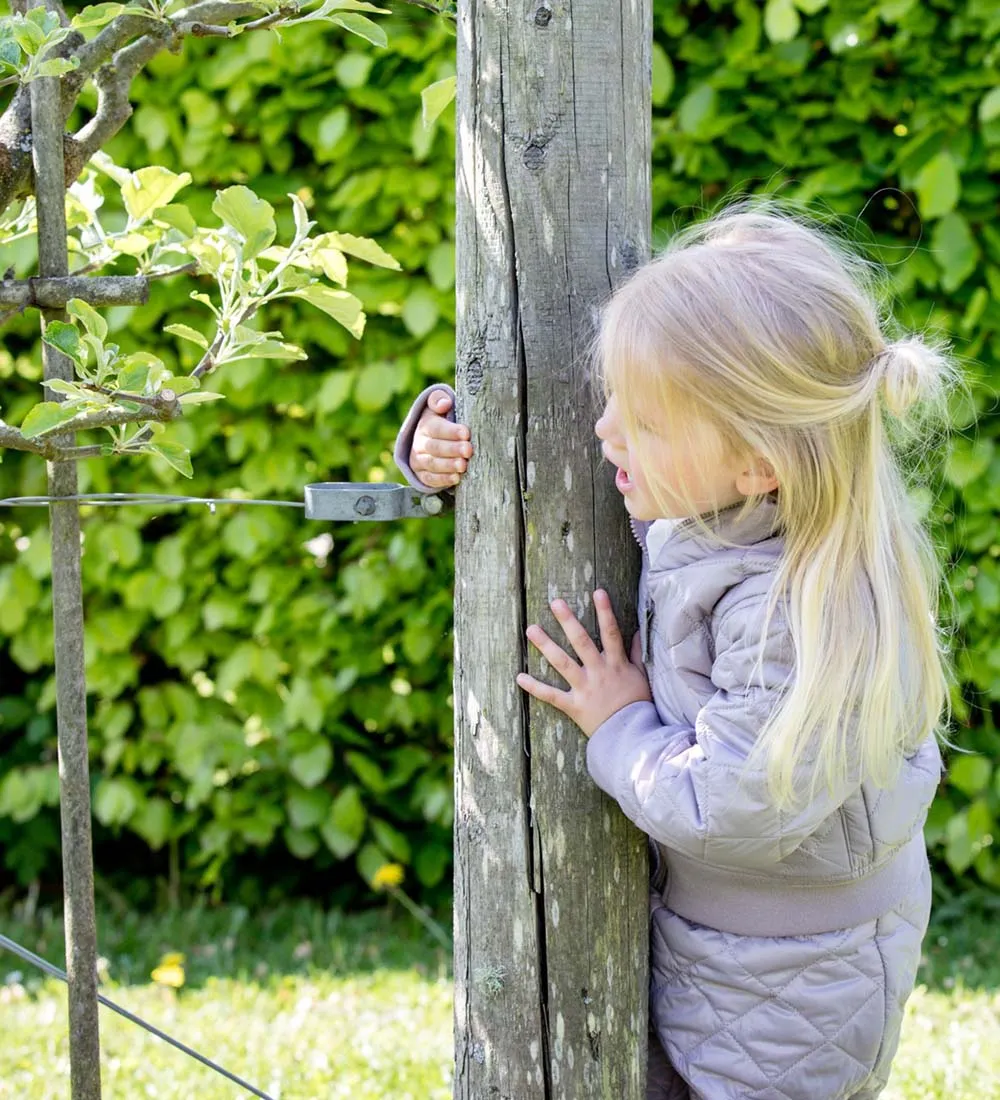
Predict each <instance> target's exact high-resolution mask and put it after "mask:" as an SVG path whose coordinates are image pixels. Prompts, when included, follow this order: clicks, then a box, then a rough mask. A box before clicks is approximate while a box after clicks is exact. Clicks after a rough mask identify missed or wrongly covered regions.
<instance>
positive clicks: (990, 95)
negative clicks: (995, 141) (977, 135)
mask: <svg viewBox="0 0 1000 1100" xmlns="http://www.w3.org/2000/svg"><path fill="white" fill-rule="evenodd" d="M995 118H1000V84H998V85H997V86H996V87H995V88H990V90H989V91H988V92H987V93H986V95H984V96H983V98H982V99H981V100H980V101H979V121H980V122H992V121H993V119H995Z"/></svg>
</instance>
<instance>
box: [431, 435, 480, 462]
mask: <svg viewBox="0 0 1000 1100" xmlns="http://www.w3.org/2000/svg"><path fill="white" fill-rule="evenodd" d="M421 449H422V450H423V451H425V452H426V453H427V454H429V455H435V456H436V457H437V458H472V444H471V443H469V442H468V440H464V439H462V440H448V439H439V438H437V437H436V436H427V438H426V439H424V440H422V441H421Z"/></svg>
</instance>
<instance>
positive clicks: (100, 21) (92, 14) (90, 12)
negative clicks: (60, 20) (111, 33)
mask: <svg viewBox="0 0 1000 1100" xmlns="http://www.w3.org/2000/svg"><path fill="white" fill-rule="evenodd" d="M124 10H125V5H124V4H91V5H90V6H89V7H86V8H84V9H83V11H81V12H78V13H77V14H76V15H74V16H73V18H72V19H71V20H70V23H71V24H72V25H73V26H74V27H76V28H77V30H79V29H81V28H82V27H103V26H104V24H105V23H110V22H111V20H112V19H114V18H116V17H117V16H119V15H121V13H122V12H123V11H124Z"/></svg>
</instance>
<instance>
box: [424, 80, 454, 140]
mask: <svg viewBox="0 0 1000 1100" xmlns="http://www.w3.org/2000/svg"><path fill="white" fill-rule="evenodd" d="M456 80H457V78H456V77H454V76H448V77H445V79H444V80H437V81H435V82H434V83H433V84H428V85H427V87H426V88H424V90H423V91H422V92H421V93H420V102H421V104H422V108H423V120H424V129H425V130H429V129H430V128H431V127H432V126H433V125H434V123H435V122H437V120H438V118H439V117H440V115H441V112H442V111H443V110H444V109H445V107H447V106H448V104H449V103H451V101H452V100H453V99H454V98H455V84H456Z"/></svg>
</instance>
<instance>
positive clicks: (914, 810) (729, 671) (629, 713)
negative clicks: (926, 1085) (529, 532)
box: [397, 207, 951, 1100]
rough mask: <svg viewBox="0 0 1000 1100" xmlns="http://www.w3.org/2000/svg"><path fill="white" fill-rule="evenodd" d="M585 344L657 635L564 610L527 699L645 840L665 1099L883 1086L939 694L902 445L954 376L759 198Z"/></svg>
mask: <svg viewBox="0 0 1000 1100" xmlns="http://www.w3.org/2000/svg"><path fill="white" fill-rule="evenodd" d="M598 358H599V364H600V371H601V377H602V380H603V384H604V388H605V393H606V397H607V404H606V407H605V409H604V412H603V415H602V416H601V417H600V419H599V420H598V422H597V429H596V430H597V434H598V436H599V437H600V439H601V440H602V443H603V452H604V455H605V457H606V458H607V459H608V461H609V462H610V463H611V465H612V466H614V467H615V468H616V475H615V484H616V486H617V487H618V489H619V491H620V492H621V494H622V496H623V498H624V501H625V507H626V508H627V510H628V512H629V513H630V515H631V518H632V526H633V529H634V531H635V533H636V536H637V538H638V539H639V542H640V544H641V546H642V549H643V569H642V580H641V582H640V589H639V623H640V632H639V635H638V636H637V642H636V644H634V645H633V651H632V656H631V658H629V657H628V656H627V655H626V653H625V650H624V647H623V644H622V641H621V637H620V634H619V631H618V627H617V624H616V622H615V617H614V614H613V612H612V610H611V606H610V602H609V600H608V597H607V595H606V594H605V593H603V592H600V591H598V592H596V593H595V594H594V603H595V606H596V610H597V617H598V623H599V627H600V634H601V643H602V649H598V647H597V646H596V645H595V644H594V643H593V642H592V641H591V640H590V638H589V636H588V635H587V633H586V632H585V630H584V629H583V627H582V626H581V624H580V623H579V622H578V621H577V620H576V618H575V617H574V616H573V614H572V613H571V612H570V610H569V607H568V606H567V604H566V603H565V602H564V601H562V600H556V601H554V602H553V604H552V611H553V613H554V615H555V618H556V620H557V621H558V622H559V624H560V625H561V627H562V628H563V630H564V632H565V634H566V637H567V639H568V640H569V643H570V645H571V646H572V648H573V650H574V652H575V659H574V657H572V656H571V655H569V654H568V653H567V652H566V651H565V650H564V649H563V648H562V647H561V646H560V645H558V644H557V643H556V642H555V641H553V640H552V639H551V638H550V637H549V636H548V635H547V634H546V633H545V631H544V630H542V629H541V627H539V626H537V625H536V626H531V627H530V628H529V629H528V638H529V640H530V641H531V642H532V644H533V645H534V646H535V647H536V648H537V649H538V650H539V651H540V652H541V654H542V655H543V656H544V657H545V659H546V660H547V662H548V664H549V665H550V666H551V667H552V668H553V669H554V670H555V672H557V673H558V674H559V675H560V676H561V677H562V678H563V679H564V680H565V682H566V687H563V688H557V687H553V686H550V685H548V684H545V683H543V682H541V681H540V680H538V679H536V678H534V677H532V676H529V675H526V674H522V675H521V676H519V677H518V683H519V684H520V685H521V687H522V688H523V689H524V690H525V691H527V692H529V693H530V694H532V695H534V696H535V697H536V698H538V699H541V700H543V701H545V702H547V703H551V704H552V705H553V706H555V707H557V708H558V709H559V710H561V711H562V712H563V713H565V714H566V715H568V716H569V717H570V718H571V719H572V720H573V721H574V722H576V723H577V724H578V725H579V727H580V728H581V730H582V731H583V733H584V734H585V735H586V736H587V737H588V738H589V739H590V741H589V744H588V747H587V763H588V767H589V770H590V774H591V776H592V777H593V779H594V780H595V782H596V783H597V784H598V785H599V786H600V787H602V788H603V789H604V790H605V791H606V792H607V793H608V794H610V795H611V796H612V797H613V798H615V799H616V800H617V801H618V803H619V805H620V806H621V808H622V810H623V811H624V812H625V813H626V814H627V815H628V816H629V817H630V818H631V819H632V820H633V821H634V822H635V823H636V824H637V825H638V826H639V827H640V828H641V829H642V830H644V831H645V832H646V833H647V834H648V835H649V836H650V837H651V838H652V841H653V842H654V843H653V846H652V847H653V851H654V855H655V859H654V865H655V874H654V883H653V893H652V896H651V909H652V927H651V937H650V938H651V949H652V963H651V976H652V988H651V1003H650V1017H651V1023H652V1026H653V1027H654V1029H655V1033H656V1035H657V1036H658V1037H659V1040H660V1043H659V1044H657V1043H656V1042H655V1041H653V1040H652V1038H651V1047H650V1050H651V1058H650V1072H649V1093H648V1095H649V1096H650V1097H686V1096H690V1097H691V1098H693V1100H736V1098H738V1097H739V1098H753V1100H848V1098H851V1100H872V1098H874V1097H875V1096H877V1095H878V1094H879V1093H880V1092H881V1091H882V1089H883V1088H884V1086H885V1084H886V1080H887V1078H888V1075H889V1065H890V1062H891V1061H892V1057H893V1055H894V1053H895V1050H896V1046H897V1042H898V1039H899V1029H900V1022H901V1020H902V1016H903V1006H904V1004H905V1002H906V999H907V997H908V996H909V994H910V991H911V989H912V987H913V983H914V979H915V976H916V971H917V964H918V962H919V959H920V944H921V939H922V937H923V935H924V931H925V929H926V925H927V918H928V912H929V908H930V874H929V869H928V863H927V855H926V850H925V846H924V842H923V837H922V826H923V822H924V818H925V816H926V812H927V808H928V806H929V805H930V802H931V800H932V798H933V796H934V791H935V788H936V786H937V784H938V781H939V779H940V774H941V758H940V755H939V752H938V748H937V744H936V741H935V729H936V727H937V724H938V721H939V718H940V715H941V712H942V709H943V706H944V703H945V697H946V689H947V680H946V672H945V665H944V661H943V658H942V649H941V646H940V644H939V635H938V630H937V627H936V624H935V615H936V603H937V597H936V594H937V587H938V579H939V578H938V568H937V565H936V562H935V557H934V554H933V552H932V548H931V546H930V545H929V543H928V540H927V537H926V535H925V534H924V533H923V531H922V530H921V527H920V524H919V522H918V520H917V518H916V517H915V515H914V514H913V512H912V510H911V507H910V503H909V500H908V497H907V491H906V482H905V479H904V475H903V472H902V469H901V465H900V462H899V459H898V456H897V449H898V448H897V447H896V444H897V443H899V442H900V441H901V440H903V439H904V436H905V433H904V431H903V430H902V429H903V428H905V427H906V424H907V423H910V424H913V423H916V424H918V425H919V424H920V423H925V422H926V418H920V417H918V418H916V419H914V416H913V415H911V414H913V413H916V412H918V411H920V409H921V408H923V409H925V410H926V409H927V408H930V407H933V406H934V405H935V404H937V403H938V402H939V400H940V399H941V398H942V397H943V395H944V393H945V390H946V388H947V383H948V382H949V380H950V378H951V370H950V368H949V365H948V363H947V361H946V360H945V358H944V357H943V356H942V355H941V354H940V353H939V352H938V351H935V350H933V349H932V348H930V347H928V346H927V345H926V344H924V343H923V342H921V341H920V340H919V339H918V338H916V337H907V338H903V339H895V340H893V339H889V338H888V337H887V336H886V335H885V331H884V324H883V321H882V320H881V318H880V315H879V310H878V307H877V305H876V302H875V298H874V295H873V293H872V291H871V287H870V272H869V271H868V269H867V268H866V267H865V266H864V265H862V264H861V263H860V261H858V260H857V259H855V258H852V257H851V256H849V255H848V254H846V253H844V252H843V251H842V250H841V249H840V248H839V247H838V246H836V245H835V244H834V243H832V242H831V241H830V240H829V239H827V238H826V237H825V236H824V235H823V234H822V233H821V232H820V231H819V230H818V229H816V228H815V227H813V226H812V225H810V224H808V223H806V222H803V221H801V220H798V219H795V218H792V217H790V216H787V215H782V214H776V213H773V212H770V211H769V210H767V209H763V210H761V209H758V208H753V207H750V208H747V207H742V208H735V209H731V210H729V211H727V212H723V213H722V214H721V215H718V216H716V217H714V218H712V219H710V220H708V221H707V222H705V223H703V224H700V225H697V226H695V227H693V228H691V229H689V230H687V231H686V232H684V233H682V234H680V235H679V236H678V237H677V238H676V239H675V240H674V242H673V243H672V244H671V245H670V246H669V247H668V249H667V250H666V252H665V253H664V254H663V255H661V256H660V257H658V258H657V259H655V260H654V261H653V262H652V263H650V264H648V265H647V266H646V267H644V268H642V269H641V270H640V271H639V272H638V273H637V274H636V275H635V276H633V278H632V279H631V280H630V281H629V282H628V283H627V284H626V285H625V286H624V287H623V288H622V289H621V290H619V291H618V293H616V294H615V295H614V297H613V298H612V299H611V301H610V303H609V304H608V305H607V307H606V309H605V311H604V314H603V318H602V324H601V330H600V338H599V355H598ZM437 389H438V390H439V391H440V390H442V388H441V387H437ZM428 392H429V391H428ZM453 398H454V395H453V394H452V393H451V392H450V391H442V392H439V393H436V394H435V395H434V398H433V401H432V404H431V405H430V407H429V408H426V409H425V408H424V404H425V401H424V395H422V396H421V399H418V402H417V405H416V406H415V408H414V410H413V412H412V413H411V416H410V418H409V420H408V422H407V424H406V425H405V426H404V431H403V432H402V433H401V436H400V441H399V447H398V448H397V455H398V460H399V461H400V463H401V465H402V467H403V468H404V471H405V470H407V469H409V471H411V474H410V476H411V478H412V477H413V475H414V474H416V475H419V477H420V478H422V479H423V483H424V484H426V485H428V486H431V487H435V488H440V487H441V486H443V485H448V484H454V483H455V482H456V481H457V480H458V479H459V477H460V475H461V473H462V471H463V470H464V469H465V464H466V462H467V461H468V459H469V457H470V456H471V453H472V450H471V443H470V442H469V436H468V431H467V430H466V429H465V428H463V427H461V426H459V425H455V424H453V423H450V422H449V421H448V420H447V419H446V418H445V416H444V415H443V414H445V413H447V411H448V410H449V408H450V407H451V405H452V402H453ZM909 441H910V443H911V444H913V443H917V444H919V439H918V438H917V437H916V435H912V434H911V436H910V437H909ZM413 480H414V484H419V483H418V482H417V481H416V479H413ZM664 1051H665V1053H666V1055H667V1056H668V1058H669V1062H668V1061H667V1060H666V1059H665V1058H664V1057H663V1054H664Z"/></svg>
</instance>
